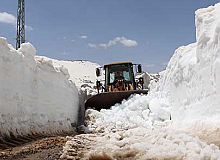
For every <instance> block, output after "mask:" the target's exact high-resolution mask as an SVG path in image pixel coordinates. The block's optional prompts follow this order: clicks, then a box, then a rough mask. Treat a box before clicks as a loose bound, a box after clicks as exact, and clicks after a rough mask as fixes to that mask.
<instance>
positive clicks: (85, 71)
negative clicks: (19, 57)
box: [36, 56, 104, 95]
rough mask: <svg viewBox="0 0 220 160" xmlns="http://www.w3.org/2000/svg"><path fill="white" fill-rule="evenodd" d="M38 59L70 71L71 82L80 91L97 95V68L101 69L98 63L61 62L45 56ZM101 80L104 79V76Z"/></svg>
mask: <svg viewBox="0 0 220 160" xmlns="http://www.w3.org/2000/svg"><path fill="white" fill-rule="evenodd" d="M36 58H37V59H45V60H51V61H52V63H53V65H56V66H60V67H64V68H67V69H68V72H69V74H70V77H69V78H70V80H71V81H73V82H74V83H75V84H76V87H77V88H78V90H82V91H84V92H86V94H87V95H95V94H97V90H96V88H95V86H96V80H97V77H96V72H95V71H96V68H98V67H101V66H100V65H98V64H97V63H92V62H89V61H59V60H56V59H51V58H48V57H44V56H37V57H36ZM99 79H104V76H103V75H102V76H101V77H100V78H99Z"/></svg>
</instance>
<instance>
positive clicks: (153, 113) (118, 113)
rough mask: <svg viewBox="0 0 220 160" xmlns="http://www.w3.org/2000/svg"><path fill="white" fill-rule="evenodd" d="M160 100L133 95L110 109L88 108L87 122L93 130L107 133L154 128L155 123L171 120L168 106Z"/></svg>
mask: <svg viewBox="0 0 220 160" xmlns="http://www.w3.org/2000/svg"><path fill="white" fill-rule="evenodd" d="M158 102H159V100H158V99H157V98H152V97H149V96H146V95H133V96H131V97H130V98H129V100H127V101H126V100H124V101H123V102H122V104H116V105H115V106H113V107H112V108H111V109H110V110H105V109H102V110H101V111H100V112H98V111H94V110H87V112H86V114H87V121H88V122H87V123H88V124H89V127H90V129H92V130H93V131H95V132H100V131H101V132H103V131H104V132H106V133H108V132H112V131H113V130H114V131H118V130H119V131H120V130H127V129H131V128H138V127H143V128H152V125H153V124H157V123H160V122H164V121H166V120H170V111H169V108H168V106H166V105H164V106H163V105H161V104H160V103H158ZM106 126H108V127H106Z"/></svg>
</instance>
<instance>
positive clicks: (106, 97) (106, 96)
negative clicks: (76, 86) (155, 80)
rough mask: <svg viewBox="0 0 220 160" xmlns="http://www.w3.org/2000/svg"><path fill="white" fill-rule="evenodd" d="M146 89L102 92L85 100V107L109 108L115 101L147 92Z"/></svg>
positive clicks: (118, 101) (119, 101)
mask: <svg viewBox="0 0 220 160" xmlns="http://www.w3.org/2000/svg"><path fill="white" fill-rule="evenodd" d="M147 93H148V91H147V90H132V91H118V92H104V93H100V94H97V95H94V96H92V97H91V98H89V99H88V100H87V101H86V104H85V109H89V108H93V109H95V110H98V111H100V110H101V109H110V108H111V106H113V105H115V104H116V103H121V102H122V100H124V99H128V97H130V95H132V94H147Z"/></svg>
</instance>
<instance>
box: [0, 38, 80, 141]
mask: <svg viewBox="0 0 220 160" xmlns="http://www.w3.org/2000/svg"><path fill="white" fill-rule="evenodd" d="M0 53H1V54H0V137H4V136H9V135H10V134H14V135H27V134H38V133H41V134H51V133H58V132H62V131H66V132H68V131H71V130H72V125H73V124H74V123H76V122H77V110H78V107H79V98H78V91H77V89H76V87H75V85H74V84H73V83H72V82H70V81H69V80H68V78H69V77H70V75H69V73H68V70H67V69H66V68H64V67H60V66H54V65H53V64H52V61H50V60H35V57H34V56H35V53H36V50H35V48H34V47H33V46H32V45H31V44H29V43H26V44H22V46H21V48H20V49H19V50H18V51H16V50H15V49H14V48H13V47H12V46H11V45H9V44H7V42H6V39H5V38H1V37H0Z"/></svg>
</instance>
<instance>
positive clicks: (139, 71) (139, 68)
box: [138, 64, 142, 73]
mask: <svg viewBox="0 0 220 160" xmlns="http://www.w3.org/2000/svg"><path fill="white" fill-rule="evenodd" d="M138 73H142V67H141V64H139V65H138Z"/></svg>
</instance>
